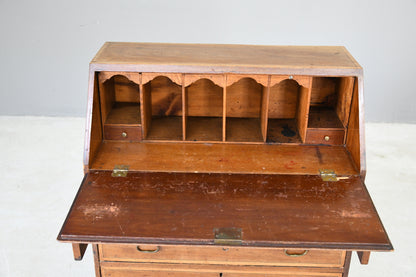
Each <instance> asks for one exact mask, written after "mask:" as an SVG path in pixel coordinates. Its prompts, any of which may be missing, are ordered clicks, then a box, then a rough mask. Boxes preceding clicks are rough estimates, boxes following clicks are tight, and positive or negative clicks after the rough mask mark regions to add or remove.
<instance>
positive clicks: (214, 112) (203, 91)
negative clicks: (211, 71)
mask: <svg viewBox="0 0 416 277" xmlns="http://www.w3.org/2000/svg"><path fill="white" fill-rule="evenodd" d="M195 77H196V76H192V75H191V76H189V79H190V80H193V79H194V78H195ZM197 77H198V78H199V79H198V80H196V81H194V82H192V83H190V84H189V85H188V86H186V87H185V101H184V102H185V107H184V110H185V111H186V112H185V116H186V119H185V122H186V124H185V125H186V129H185V139H186V140H188V141H222V139H223V130H222V127H223V118H224V117H223V116H224V105H223V102H224V96H223V93H224V92H223V88H222V87H221V86H219V85H218V84H216V83H214V82H213V81H212V80H211V79H209V78H213V79H214V80H217V81H218V79H219V80H221V79H223V76H222V75H217V76H214V77H212V76H204V75H201V76H197ZM186 78H187V76H185V79H186ZM190 80H188V79H186V81H187V82H190Z"/></svg>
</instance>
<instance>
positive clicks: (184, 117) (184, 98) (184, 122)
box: [182, 73, 188, 140]
mask: <svg viewBox="0 0 416 277" xmlns="http://www.w3.org/2000/svg"><path fill="white" fill-rule="evenodd" d="M187 97H188V94H187V93H186V88H185V73H184V74H182V140H186V125H187V116H188V99H187Z"/></svg>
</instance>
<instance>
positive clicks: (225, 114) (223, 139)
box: [222, 74, 227, 141]
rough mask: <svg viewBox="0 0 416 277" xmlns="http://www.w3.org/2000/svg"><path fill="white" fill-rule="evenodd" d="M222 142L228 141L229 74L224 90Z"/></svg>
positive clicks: (225, 75)
mask: <svg viewBox="0 0 416 277" xmlns="http://www.w3.org/2000/svg"><path fill="white" fill-rule="evenodd" d="M222 97H223V100H222V141H226V140H227V129H226V128H227V74H224V84H223V88H222Z"/></svg>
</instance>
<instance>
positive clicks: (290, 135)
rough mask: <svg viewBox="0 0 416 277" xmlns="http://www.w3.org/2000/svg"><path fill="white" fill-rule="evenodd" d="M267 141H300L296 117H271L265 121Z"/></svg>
mask: <svg viewBox="0 0 416 277" xmlns="http://www.w3.org/2000/svg"><path fill="white" fill-rule="evenodd" d="M267 126H268V127H267V142H268V143H301V142H302V140H301V138H300V136H299V132H298V130H297V127H296V119H273V118H269V120H268V123H267Z"/></svg>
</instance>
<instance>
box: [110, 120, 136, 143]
mask: <svg viewBox="0 0 416 277" xmlns="http://www.w3.org/2000/svg"><path fill="white" fill-rule="evenodd" d="M104 139H107V140H126V141H140V140H142V127H141V125H137V126H124V125H109V124H105V125H104Z"/></svg>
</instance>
